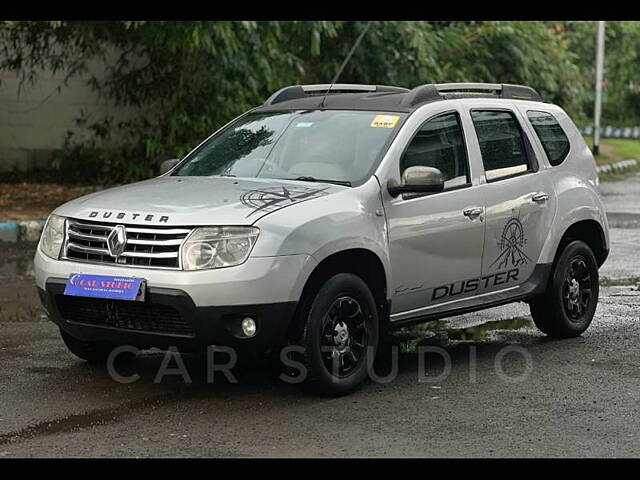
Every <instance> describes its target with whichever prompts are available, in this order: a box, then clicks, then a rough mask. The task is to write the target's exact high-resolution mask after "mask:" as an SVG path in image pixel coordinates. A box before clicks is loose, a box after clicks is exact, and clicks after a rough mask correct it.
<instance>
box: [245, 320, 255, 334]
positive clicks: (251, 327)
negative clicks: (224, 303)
mask: <svg viewBox="0 0 640 480" xmlns="http://www.w3.org/2000/svg"><path fill="white" fill-rule="evenodd" d="M242 333H244V334H245V335H246V336H247V337H253V336H254V335H255V334H256V322H255V320H254V319H253V318H250V317H247V318H243V319H242Z"/></svg>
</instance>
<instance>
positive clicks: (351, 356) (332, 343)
mask: <svg viewBox="0 0 640 480" xmlns="http://www.w3.org/2000/svg"><path fill="white" fill-rule="evenodd" d="M300 345H301V346H302V350H303V352H302V354H301V356H302V363H303V364H304V365H305V367H306V370H307V373H306V378H305V380H304V382H303V383H302V387H303V388H304V389H305V390H307V391H310V392H313V393H315V394H318V395H324V396H341V395H346V394H348V393H351V392H352V391H354V390H355V389H356V388H357V387H358V386H359V385H360V384H361V383H362V382H363V381H364V379H365V377H366V376H367V371H368V365H369V364H370V363H372V359H373V358H375V354H376V348H377V345H378V312H377V308H376V302H375V300H374V297H373V294H372V293H371V290H369V287H368V286H367V284H366V283H365V282H364V281H363V280H362V279H361V278H360V277H358V276H357V275H353V274H350V273H339V274H336V275H334V276H332V277H331V278H329V279H328V280H327V281H326V282H325V283H324V284H323V285H322V286H321V287H320V289H319V290H318V291H317V293H316V295H315V297H314V299H313V301H312V303H311V307H310V308H309V309H308V311H307V317H306V322H305V325H304V329H303V332H302V336H301V339H300Z"/></svg>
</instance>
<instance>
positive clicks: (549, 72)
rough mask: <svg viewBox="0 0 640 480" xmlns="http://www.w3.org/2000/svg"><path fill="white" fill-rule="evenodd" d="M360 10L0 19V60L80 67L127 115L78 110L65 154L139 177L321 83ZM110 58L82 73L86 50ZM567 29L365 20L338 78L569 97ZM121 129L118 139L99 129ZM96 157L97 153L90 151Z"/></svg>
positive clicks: (573, 75)
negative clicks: (87, 133) (505, 87)
mask: <svg viewBox="0 0 640 480" xmlns="http://www.w3.org/2000/svg"><path fill="white" fill-rule="evenodd" d="M365 26H366V22H276V21H269V22H120V21H119V22H4V23H2V24H0V68H4V69H11V70H13V71H16V72H19V73H20V75H21V77H22V79H23V80H24V82H27V83H29V82H34V81H36V80H37V73H38V71H40V70H42V69H44V68H46V69H51V70H55V71H65V72H66V73H67V78H71V77H72V76H76V75H81V74H82V75H85V76H88V82H89V83H90V85H91V86H92V87H93V88H94V89H95V90H96V91H97V92H99V94H100V95H102V96H104V97H105V98H108V99H109V100H111V101H112V102H115V103H116V104H117V105H122V106H126V107H133V108H134V109H135V111H136V112H137V114H136V115H134V116H133V118H131V119H129V120H127V121H122V122H116V121H115V120H114V119H113V118H93V117H92V116H91V115H88V116H84V117H81V118H79V119H78V124H79V126H84V127H86V128H89V129H90V130H91V131H92V132H93V136H92V138H91V139H90V140H88V141H85V140H80V139H77V138H76V137H75V136H74V135H73V132H72V133H71V134H70V136H69V138H68V141H67V143H66V146H65V149H64V156H63V165H65V166H67V167H68V166H69V165H72V166H73V168H74V171H76V172H77V173H78V175H84V176H94V177H95V176H97V177H103V178H106V179H108V180H111V181H123V180H131V179H135V178H143V177H145V176H148V175H150V174H151V173H152V169H153V166H154V165H155V162H157V160H159V159H164V158H170V157H179V156H182V155H184V154H185V153H186V152H187V151H188V150H189V149H191V148H192V147H193V146H194V145H196V144H197V143H199V142H200V141H201V140H202V139H203V138H205V137H206V136H208V135H209V134H210V133H211V132H212V131H214V130H216V129H217V128H218V127H220V126H221V125H223V124H225V123H226V122H227V121H229V120H230V119H231V118H233V117H235V116H236V115H238V114H240V113H241V112H243V111H246V110H247V109H249V108H251V107H253V106H256V105H259V104H260V103H262V102H263V101H264V99H265V98H267V97H268V96H269V95H270V94H271V93H273V92H274V91H275V90H277V89H278V88H280V87H282V86H285V85H291V84H295V83H327V82H329V81H330V79H331V78H332V77H333V76H334V74H335V72H336V71H337V70H338V68H339V66H340V64H341V63H342V61H343V59H344V58H345V56H346V55H347V52H348V51H349V49H350V48H351V46H352V45H353V42H354V41H355V39H356V38H357V36H358V35H359V33H360V32H361V31H362V29H363V28H365ZM91 58H97V59H99V60H100V61H102V62H104V64H105V65H106V66H107V76H106V77H105V78H97V77H95V76H91V74H90V72H89V69H88V67H87V65H88V63H87V62H88V60H89V59H91ZM577 58H578V57H577V56H576V54H574V53H573V52H571V51H570V50H569V48H568V42H567V40H566V37H565V33H564V32H563V31H561V30H558V29H557V28H555V26H554V25H553V24H546V23H541V22H399V21H389V22H374V24H373V25H371V27H370V29H369V31H368V32H367V35H366V36H365V37H364V39H363V41H362V43H361V45H360V47H359V49H358V50H357V51H356V53H355V54H354V57H353V58H352V60H351V62H350V63H349V64H348V65H347V67H346V68H345V70H344V72H343V74H342V77H341V78H340V81H342V82H354V83H375V84H391V85H402V86H407V87H413V86H416V85H419V84H423V83H430V82H448V81H474V82H477V81H486V82H496V83H522V84H527V85H532V86H534V87H536V88H537V89H539V90H540V91H541V93H542V94H543V96H545V98H547V99H549V100H552V101H555V102H558V103H560V104H561V105H563V106H566V107H568V109H569V110H570V111H572V110H575V109H576V102H575V101H574V99H575V98H576V96H577V92H580V91H581V90H582V89H584V86H585V81H584V76H583V74H582V72H581V69H580V67H579V66H578V65H577V64H576V62H575V61H576V59H577ZM117 132H126V136H125V138H126V140H125V141H121V142H119V144H118V145H117V148H107V147H106V145H107V142H106V141H107V140H109V139H112V138H113V136H114V134H115V133H117ZM88 159H93V160H94V161H87V160H88Z"/></svg>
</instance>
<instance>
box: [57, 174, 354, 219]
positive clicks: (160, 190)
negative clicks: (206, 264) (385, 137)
mask: <svg viewBox="0 0 640 480" xmlns="http://www.w3.org/2000/svg"><path fill="white" fill-rule="evenodd" d="M345 188H349V187H344V186H340V185H333V184H327V183H310V182H301V181H295V180H291V181H290V180H279V179H269V178H256V179H242V178H231V177H170V176H167V177H157V178H153V179H151V180H145V181H142V182H138V183H133V184H130V185H123V186H120V187H115V188H110V189H108V190H103V191H100V192H96V193H92V194H90V195H86V196H84V197H80V198H77V199H75V200H72V201H70V202H67V203H65V204H64V205H62V206H60V207H58V208H57V209H56V210H55V212H54V213H56V214H58V215H63V216H68V217H73V218H78V219H87V220H95V221H104V222H118V223H123V224H144V225H185V226H186V225H250V224H253V223H255V222H256V221H257V220H258V219H260V218H262V217H264V216H265V215H268V214H269V213H272V212H275V211H277V210H281V209H283V208H287V207H288V206H291V205H295V204H297V203H300V202H305V201H309V200H313V199H315V198H319V197H323V196H326V195H330V194H332V193H335V192H338V191H341V190H344V189H345Z"/></svg>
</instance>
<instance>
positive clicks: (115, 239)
mask: <svg viewBox="0 0 640 480" xmlns="http://www.w3.org/2000/svg"><path fill="white" fill-rule="evenodd" d="M126 245H127V231H126V230H125V228H124V225H116V226H115V227H114V229H113V230H111V233H110V234H109V236H108V237H107V247H108V248H109V254H110V255H111V256H112V257H116V258H117V257H119V256H120V255H122V252H124V247H125V246H126Z"/></svg>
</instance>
